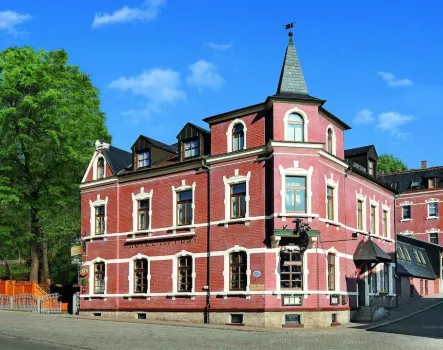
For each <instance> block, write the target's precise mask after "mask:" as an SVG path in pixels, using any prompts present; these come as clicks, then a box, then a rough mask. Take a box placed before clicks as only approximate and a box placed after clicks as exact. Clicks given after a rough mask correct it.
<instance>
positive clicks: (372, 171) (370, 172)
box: [368, 160, 374, 175]
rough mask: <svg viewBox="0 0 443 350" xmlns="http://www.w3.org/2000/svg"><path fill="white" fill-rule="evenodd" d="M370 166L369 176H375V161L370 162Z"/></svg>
mask: <svg viewBox="0 0 443 350" xmlns="http://www.w3.org/2000/svg"><path fill="white" fill-rule="evenodd" d="M368 164H369V166H368V173H369V175H374V161H373V160H370V161H369V163H368Z"/></svg>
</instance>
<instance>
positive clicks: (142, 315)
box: [137, 313, 146, 320]
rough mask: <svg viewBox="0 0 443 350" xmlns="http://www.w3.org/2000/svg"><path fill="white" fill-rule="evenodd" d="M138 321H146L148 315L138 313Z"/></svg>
mask: <svg viewBox="0 0 443 350" xmlns="http://www.w3.org/2000/svg"><path fill="white" fill-rule="evenodd" d="M137 319H139V320H146V314H145V313H138V314H137Z"/></svg>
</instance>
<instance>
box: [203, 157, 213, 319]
mask: <svg viewBox="0 0 443 350" xmlns="http://www.w3.org/2000/svg"><path fill="white" fill-rule="evenodd" d="M202 168H203V169H206V170H205V172H206V174H207V175H208V176H207V181H208V185H207V191H208V194H207V201H208V203H207V211H208V214H207V221H208V227H207V236H206V250H207V255H206V257H207V258H206V259H207V260H206V283H207V293H206V305H205V320H204V321H205V323H208V324H209V323H210V320H209V309H210V308H211V168H210V167H208V166H207V165H206V164H205V162H204V159H202Z"/></svg>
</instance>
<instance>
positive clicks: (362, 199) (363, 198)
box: [355, 193, 367, 232]
mask: <svg viewBox="0 0 443 350" xmlns="http://www.w3.org/2000/svg"><path fill="white" fill-rule="evenodd" d="M366 199H367V196H365V195H363V194H362V193H356V208H355V214H356V215H355V217H356V218H357V222H356V225H355V227H358V201H360V202H362V208H361V210H362V223H363V227H362V231H363V232H367V222H366V221H367V217H366V210H367V209H366V202H367V201H366Z"/></svg>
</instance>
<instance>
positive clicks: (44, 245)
mask: <svg viewBox="0 0 443 350" xmlns="http://www.w3.org/2000/svg"><path fill="white" fill-rule="evenodd" d="M40 252H41V260H40V262H41V264H42V266H41V275H40V283H42V284H45V285H48V287H49V285H50V281H49V279H50V276H49V262H48V242H46V241H45V240H43V241H42V242H41V243H40Z"/></svg>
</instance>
